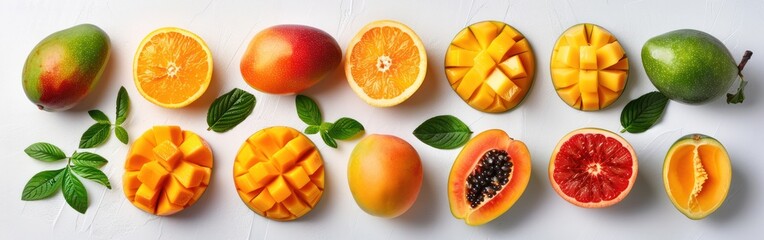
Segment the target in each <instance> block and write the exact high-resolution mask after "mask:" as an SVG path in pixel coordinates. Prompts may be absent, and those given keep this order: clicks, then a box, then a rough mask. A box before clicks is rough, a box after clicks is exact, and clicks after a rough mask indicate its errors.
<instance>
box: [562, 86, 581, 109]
mask: <svg viewBox="0 0 764 240" xmlns="http://www.w3.org/2000/svg"><path fill="white" fill-rule="evenodd" d="M557 95H560V98H561V99H562V101H564V102H565V103H567V104H568V105H570V106H574V105H575V103H576V102H577V101H578V99H579V98H580V97H581V90H580V89H579V87H578V83H576V84H573V85H572V86H570V87H567V88H560V89H557Z"/></svg>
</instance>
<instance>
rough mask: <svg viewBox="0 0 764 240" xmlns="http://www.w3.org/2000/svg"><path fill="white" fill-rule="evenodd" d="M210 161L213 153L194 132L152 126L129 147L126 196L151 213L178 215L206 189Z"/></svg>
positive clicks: (124, 184)
mask: <svg viewBox="0 0 764 240" xmlns="http://www.w3.org/2000/svg"><path fill="white" fill-rule="evenodd" d="M212 161H213V159H212V150H211V149H210V147H209V146H208V145H207V143H206V142H205V141H204V140H203V139H202V138H200V137H199V136H198V135H196V134H195V133H193V132H190V131H182V130H181V129H180V128H179V127H177V126H155V127H153V128H152V129H149V130H148V131H146V133H144V134H143V135H141V137H139V138H138V139H136V140H135V142H134V143H133V145H132V146H131V147H130V150H129V152H128V155H127V159H126V160H125V175H124V176H123V178H122V183H123V189H124V192H125V196H126V197H127V199H128V200H129V201H130V202H131V203H133V205H135V206H136V207H138V208H139V209H141V210H144V211H146V212H148V213H151V214H155V215H171V214H174V213H177V212H180V211H182V210H183V209H185V208H187V207H190V206H191V205H193V204H194V203H195V202H196V200H198V199H199V197H201V195H202V194H203V193H204V190H206V189H207V185H208V184H209V181H210V175H211V174H212ZM199 164H204V165H199Z"/></svg>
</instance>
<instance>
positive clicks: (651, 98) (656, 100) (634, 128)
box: [621, 91, 668, 133]
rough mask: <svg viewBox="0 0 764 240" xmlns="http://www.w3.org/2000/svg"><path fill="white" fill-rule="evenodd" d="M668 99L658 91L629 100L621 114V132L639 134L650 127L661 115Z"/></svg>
mask: <svg viewBox="0 0 764 240" xmlns="http://www.w3.org/2000/svg"><path fill="white" fill-rule="evenodd" d="M666 104H668V98H667V97H666V96H665V95H663V93H660V92H658V91H655V92H650V93H647V94H645V95H642V96H641V97H639V98H637V99H634V100H631V102H629V103H627V104H626V107H624V108H623V111H622V112H621V126H623V130H621V132H625V131H628V132H630V133H641V132H644V131H647V129H649V128H650V127H652V126H653V125H654V124H655V122H656V121H658V119H659V118H660V117H661V115H663V111H664V110H665V109H666Z"/></svg>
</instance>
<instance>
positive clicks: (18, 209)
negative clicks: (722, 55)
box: [0, 0, 764, 239]
mask: <svg viewBox="0 0 764 240" xmlns="http://www.w3.org/2000/svg"><path fill="white" fill-rule="evenodd" d="M127 2H128V1H21V0H18V1H3V2H2V3H0V29H2V34H0V46H1V47H0V49H2V57H0V82H2V87H0V104H2V108H0V111H2V117H0V119H1V120H0V129H1V133H2V135H0V152H1V153H2V160H0V161H2V167H0V193H1V194H0V239H27V238H30V239H43V238H56V239H59V238H66V239H81V238H94V239H153V238H161V239H245V238H251V239H486V238H494V239H506V238H521V239H528V238H539V239H549V238H556V239H560V238H576V239H622V238H623V239H657V238H662V239H753V238H758V237H760V236H759V235H760V233H761V227H762V226H764V220H762V219H764V218H762V216H761V215H762V214H764V207H763V206H764V205H763V204H762V203H763V202H764V190H763V189H764V188H762V187H761V186H760V185H759V184H762V183H764V175H762V174H761V172H762V170H763V169H764V161H762V160H761V157H760V149H761V146H760V145H761V144H762V141H761V138H760V137H761V135H762V133H763V132H764V131H762V127H761V126H762V125H761V123H762V120H763V119H764V118H763V117H764V116H763V115H764V114H763V113H764V107H763V106H762V105H764V103H763V102H762V101H764V100H762V94H764V93H763V91H762V90H764V67H763V66H762V63H764V43H762V41H761V39H762V37H764V33H762V31H761V29H762V25H761V23H762V22H764V15H763V14H762V13H763V12H764V2H762V1H753V0H751V1H721V0H711V1H691V0H687V1H671V3H668V2H669V1H574V0H569V1H551V0H547V1H530V0H528V1H479V0H478V1H434V0H432V1H404V0H400V1H392V0H387V1H180V0H178V1H129V2H133V3H127ZM378 19H395V20H398V21H401V22H404V23H406V24H408V25H409V26H410V27H411V28H412V29H414V30H415V31H416V32H417V33H418V35H419V36H420V37H421V38H422V40H423V42H424V44H425V46H426V48H427V52H428V57H429V63H430V65H429V69H428V70H429V71H428V75H427V79H426V80H425V82H424V84H423V85H422V87H421V88H420V89H419V91H418V92H417V93H416V94H415V95H414V96H413V97H412V98H411V99H409V100H408V101H407V102H405V103H403V104H401V105H399V106H396V107H393V108H384V109H382V108H374V107H370V106H368V105H366V104H365V103H363V102H362V101H361V100H360V99H359V98H357V97H356V96H355V94H354V93H353V92H352V91H351V90H350V88H349V87H348V86H347V83H346V81H345V77H344V74H343V73H342V71H341V70H340V69H338V70H337V71H336V73H335V74H334V75H333V76H332V77H330V78H329V79H326V80H324V81H323V82H322V83H320V84H319V85H317V86H316V87H314V88H312V89H309V90H308V91H307V92H305V94H307V95H309V96H311V97H313V98H314V99H316V100H317V101H318V103H319V105H320V107H321V109H322V111H323V115H324V117H325V119H326V120H329V121H333V120H335V119H337V118H339V117H342V116H349V117H353V118H356V119H358V120H359V121H360V122H362V123H363V124H364V125H365V126H366V129H367V133H386V134H394V135H397V136H400V137H402V138H404V139H406V140H408V141H409V142H410V143H411V144H412V145H413V146H414V147H415V148H416V149H417V150H418V151H419V153H420V156H421V157H422V160H423V164H424V174H425V175H424V183H423V186H422V190H421V192H420V195H419V198H418V200H417V202H416V203H415V204H414V206H413V208H411V209H410V210H409V212H407V213H406V214H404V215H403V216H401V217H399V218H396V219H380V218H375V217H371V216H369V215H367V214H365V213H364V212H362V211H361V210H360V209H359V208H358V207H357V206H356V204H355V202H354V201H353V199H352V197H351V194H350V192H349V189H348V187H347V179H346V167H347V159H348V156H349V154H350V151H351V150H352V149H353V146H354V144H355V143H356V142H357V141H358V140H354V141H351V142H340V147H339V149H336V150H335V149H331V148H328V147H326V146H325V145H324V144H323V143H321V140H320V138H319V137H318V136H317V135H310V138H311V139H312V140H313V141H314V142H316V143H318V144H317V145H318V146H319V148H320V151H321V154H322V155H323V157H324V161H325V163H326V171H327V175H326V178H327V187H326V189H327V190H326V192H325V194H324V197H323V199H322V200H321V202H320V203H319V205H318V206H317V208H316V209H315V210H313V211H312V212H311V213H309V214H308V215H306V216H304V217H303V218H301V219H299V220H297V221H293V222H274V221H270V220H268V219H265V218H263V217H260V216H259V215H256V214H255V213H253V212H252V211H250V210H249V209H248V208H247V207H246V206H245V205H244V204H243V203H242V202H241V200H240V199H239V197H238V196H237V194H236V192H235V190H234V184H233V180H232V177H231V169H232V165H233V159H234V156H235V154H236V151H237V149H238V147H239V146H240V144H241V143H242V142H243V141H244V140H245V139H246V138H247V137H248V136H249V135H250V134H252V133H254V132H255V131H257V130H259V129H261V128H263V127H266V126H272V125H287V126H291V127H294V128H297V129H303V128H304V127H305V125H304V124H303V123H302V122H301V121H300V120H299V119H298V118H297V115H296V113H295V109H294V100H293V99H294V97H292V96H272V95H266V94H262V93H259V92H257V91H255V90H254V89H252V88H250V87H249V86H247V85H246V84H245V83H244V81H243V80H242V78H241V75H240V73H239V67H238V65H239V61H240V58H241V56H242V54H243V52H244V50H245V49H246V44H247V43H248V42H249V40H250V39H251V38H252V36H254V35H255V34H256V33H257V32H258V31H259V30H261V29H264V28H266V27H269V26H271V25H275V24H285V23H296V24H307V25H312V26H315V27H318V28H320V29H323V30H324V31H326V32H328V33H329V34H331V35H332V36H334V37H335V38H336V39H337V41H338V42H339V44H340V46H341V47H342V48H343V51H344V49H345V48H346V45H347V43H348V42H349V40H350V39H351V38H352V37H353V36H354V35H355V33H356V32H357V31H358V30H359V29H360V28H361V27H362V26H363V25H365V24H366V23H368V22H370V21H373V20H378ZM490 19H494V20H503V21H505V22H507V23H509V24H511V25H513V26H514V27H515V28H517V29H518V30H520V31H521V32H522V33H523V34H525V36H526V37H527V38H528V39H529V41H530V43H531V44H532V47H533V49H534V52H535V54H536V58H537V64H538V66H539V68H538V71H537V75H536V78H535V84H534V86H533V88H532V89H531V91H530V93H529V95H528V96H527V98H526V99H525V101H524V102H523V103H522V104H521V105H520V106H519V107H518V108H516V109H515V110H513V111H510V112H507V113H502V114H486V113H481V112H478V111H476V110H473V109H472V108H470V107H469V106H468V105H467V104H465V103H464V102H463V101H462V100H461V99H460V98H459V97H458V96H457V95H456V94H455V93H453V91H452V90H451V89H450V87H449V86H448V84H447V81H446V79H445V76H444V73H443V56H444V55H445V50H446V47H447V46H448V44H449V42H450V40H451V39H452V38H453V36H454V35H455V34H456V33H457V32H458V31H459V30H460V29H461V28H463V27H465V26H467V25H468V24H470V23H474V22H477V21H480V20H490ZM581 22H593V23H596V24H599V25H601V26H603V27H605V28H607V29H608V30H610V31H611V32H612V33H613V34H615V36H617V38H618V39H619V40H620V41H621V44H622V45H623V46H624V48H625V49H626V51H627V54H628V55H629V57H630V58H631V61H630V62H631V69H632V70H631V74H630V78H629V82H628V85H627V88H626V90H625V93H624V94H623V96H622V97H621V99H619V100H618V101H617V102H615V104H614V105H613V106H611V107H610V108H608V109H606V110H603V111H599V112H580V111H577V110H573V109H572V108H570V107H568V106H567V105H565V104H564V103H563V102H562V101H561V100H560V99H558V97H557V96H556V94H555V92H554V90H553V87H552V84H551V81H550V78H549V72H548V71H549V69H548V67H547V66H548V65H549V56H550V54H551V51H552V45H553V44H554V41H556V39H557V37H558V35H559V34H560V33H562V31H563V30H565V29H567V28H568V27H569V26H571V25H573V24H577V23H581ZM80 23H93V24H96V25H98V26H100V27H101V28H103V29H104V30H105V31H106V32H107V33H108V34H109V36H110V37H111V43H112V46H113V50H112V57H111V60H110V62H109V65H108V67H107V69H106V72H105V74H104V76H103V78H102V80H101V83H100V84H98V86H97V87H96V89H94V91H93V92H92V93H91V94H90V95H89V96H88V97H87V98H86V99H85V100H84V101H83V102H82V103H81V104H80V105H78V106H77V107H76V108H75V109H73V110H70V111H67V112H60V113H48V112H41V111H38V110H37V109H36V108H35V107H34V105H32V104H31V103H29V102H28V100H27V99H26V97H25V96H24V93H23V91H22V88H21V69H22V66H23V64H24V60H25V58H26V56H27V54H28V53H29V51H30V50H31V49H32V48H33V47H34V46H35V44H36V43H37V42H39V41H40V40H41V39H42V38H44V37H45V36H47V35H48V34H50V33H52V32H55V31H58V30H61V29H64V28H68V27H71V26H73V25H76V24H80ZM163 26H177V27H181V28H186V29H189V30H191V31H193V32H195V33H197V34H198V35H200V36H201V37H202V38H204V39H205V40H206V42H207V44H208V45H209V47H210V48H211V50H212V52H213V57H214V61H215V64H214V67H215V70H214V76H213V82H212V84H211V86H210V88H209V89H208V90H207V92H206V93H205V94H204V95H203V96H202V98H200V99H199V100H197V101H196V102H195V103H194V104H192V105H190V106H189V107H186V108H183V109H178V110H172V109H164V108H161V107H158V106H155V105H153V104H151V103H149V102H148V101H146V100H145V99H143V98H142V97H141V96H140V95H139V94H138V92H137V91H136V88H135V87H134V84H133V79H132V74H131V65H132V58H133V54H134V52H135V49H136V47H137V46H138V44H139V42H140V41H141V39H142V38H143V37H144V36H145V35H146V34H148V33H149V32H150V31H152V30H154V29H156V28H159V27H163ZM680 28H695V29H699V30H703V31H706V32H708V33H710V34H712V35H714V36H716V37H717V38H719V39H720V40H721V41H722V42H724V44H726V45H727V46H728V47H729V49H730V51H731V52H732V55H733V56H734V57H735V58H736V59H738V60H739V59H740V57H741V56H742V53H743V51H744V50H746V49H750V50H753V51H754V56H753V59H752V60H751V62H750V63H749V64H748V67H747V68H746V70H745V72H744V73H745V74H746V76H747V77H748V79H749V80H750V84H749V85H748V91H747V92H746V93H747V95H748V99H747V100H746V102H745V103H744V104H741V105H734V106H733V105H727V104H726V103H725V102H724V100H723V99H717V100H716V101H713V102H711V103H708V104H705V105H702V106H688V105H683V104H679V103H675V102H672V103H670V104H669V105H668V109H667V113H666V114H665V115H664V117H663V119H662V120H661V121H660V122H659V124H658V125H657V126H655V127H654V128H653V129H651V130H649V131H648V132H646V133H643V134H636V135H635V134H624V135H623V136H624V137H625V138H626V139H627V140H629V141H630V142H631V143H632V145H633V146H634V148H635V150H636V151H637V154H638V156H639V161H640V168H639V176H638V178H637V182H636V184H635V186H634V189H633V190H632V192H631V194H630V195H629V196H628V197H627V198H626V199H625V200H624V201H622V202H621V203H620V204H618V205H615V206H613V207H611V208H607V209H582V208H578V207H575V206H573V205H571V204H569V203H567V202H565V201H564V200H562V198H560V197H559V196H558V195H557V194H556V193H555V192H554V191H553V190H552V188H551V187H550V184H549V181H548V174H547V171H546V168H547V165H548V161H549V157H550V154H551V151H552V149H553V147H554V145H555V144H556V143H557V141H558V139H559V138H560V137H562V136H563V135H565V134H566V133H567V132H569V131H572V130H574V129H577V128H580V127H592V126H593V127H600V128H605V129H609V130H612V131H618V130H620V124H619V115H620V111H621V109H622V108H623V106H624V105H625V104H626V103H627V102H628V100H629V99H633V98H636V97H638V96H640V95H642V94H643V93H646V92H649V91H653V90H654V87H653V86H652V84H650V82H649V80H648V79H647V77H646V75H645V74H644V70H643V68H642V65H641V60H640V57H639V53H640V49H641V47H642V44H643V43H644V42H645V41H646V40H647V39H649V38H650V37H652V36H655V35H658V34H662V33H664V32H667V31H670V30H674V29H680ZM122 85H124V86H125V87H126V88H127V91H128V92H129V94H130V96H131V98H132V102H131V104H132V106H131V112H130V116H129V118H128V120H127V122H126V124H125V126H126V128H127V130H128V132H129V133H130V136H131V137H132V138H133V139H134V138H136V137H138V136H139V134H141V133H142V132H143V131H145V130H146V129H148V128H149V127H150V126H152V125H156V124H176V125H180V126H181V127H182V128H184V129H188V130H193V131H195V132H197V133H199V134H200V135H201V136H202V137H204V138H205V139H206V140H207V141H208V142H209V143H210V144H211V145H212V148H213V151H214V154H215V169H214V171H213V179H212V182H211V185H210V186H209V188H208V189H207V192H206V193H205V195H204V196H203V197H202V198H201V200H200V201H199V202H197V203H196V205H194V206H193V207H191V208H189V209H187V210H185V211H183V212H181V213H179V214H176V215H174V216H171V217H155V216H152V215H149V214H146V213H144V212H142V211H140V210H138V209H137V208H135V207H133V206H132V205H131V204H130V203H129V202H127V201H126V200H125V198H124V196H123V194H122V188H121V186H122V182H121V179H122V174H123V168H122V166H123V164H124V156H125V155H126V152H127V150H128V147H127V146H125V145H123V144H121V143H119V142H118V141H117V140H116V139H114V138H113V137H112V139H110V140H109V142H108V143H107V144H105V145H103V146H101V147H99V148H97V149H95V152H96V153H98V154H101V155H103V156H105V157H107V158H108V159H109V160H111V162H110V163H109V164H108V165H106V166H105V167H103V168H102V169H103V170H104V171H105V172H106V173H107V175H108V176H109V179H110V181H111V182H112V185H113V186H114V188H113V189H112V190H106V189H105V188H104V187H102V186H100V185H97V184H94V183H92V182H88V181H86V183H85V185H86V187H87V189H88V195H89V198H90V208H89V209H88V211H87V214H84V215H82V214H79V213H77V212H75V211H74V210H72V209H71V208H70V207H69V206H68V205H66V203H65V202H64V199H63V197H62V195H61V193H60V192H59V193H58V194H56V195H55V196H54V197H52V198H50V199H46V200H42V201H34V202H24V201H21V200H20V196H21V190H22V188H23V186H24V184H25V183H26V181H27V180H28V179H29V178H30V177H31V176H32V175H34V174H35V173H37V172H39V171H41V170H45V169H54V168H60V167H62V165H63V163H45V162H40V161H35V160H33V159H31V158H29V157H27V156H26V155H25V154H24V152H23V149H24V148H25V147H27V146H28V145H30V144H32V143H34V142H37V141H46V142H50V143H53V144H55V145H58V146H60V147H61V148H63V149H64V151H65V152H67V153H71V152H72V151H74V150H75V148H76V146H77V143H78V141H79V137H80V134H82V132H83V131H84V130H85V129H87V127H88V126H89V125H90V124H92V123H93V120H91V119H90V118H89V117H88V115H87V113H86V111H87V110H90V109H101V110H104V111H105V112H106V113H107V115H109V116H110V117H111V118H112V119H113V115H114V110H113V109H114V102H115V99H116V94H117V90H118V89H119V86H122ZM735 86H737V84H735ZM234 87H239V88H242V89H246V90H248V91H250V92H253V93H254V94H255V95H256V97H257V100H258V102H257V106H256V107H255V111H254V113H253V114H252V116H250V117H249V118H248V119H247V120H246V121H245V122H244V123H242V124H241V125H240V126H238V127H237V128H235V129H234V130H232V131H230V132H228V133H224V134H218V133H213V132H207V131H205V129H206V122H205V117H206V111H207V108H208V106H209V105H210V103H211V102H212V100H213V99H214V98H215V97H217V96H219V95H220V94H223V93H225V92H228V91H229V90H231V89H232V88H234ZM440 114H453V115H455V116H457V117H459V118H461V119H462V120H464V122H466V123H467V124H469V126H470V127H471V128H472V130H473V131H475V132H481V131H483V130H486V129H490V128H501V129H504V130H505V131H507V132H508V133H509V134H510V136H512V137H515V138H517V139H520V140H522V141H524V142H525V143H526V144H527V145H528V146H529V148H530V151H531V155H532V157H533V159H532V161H533V173H532V176H531V180H530V183H529V185H528V189H527V190H526V191H525V194H524V195H523V196H522V198H520V200H519V201H518V202H517V203H516V204H515V205H514V207H513V208H512V209H510V210H509V211H508V212H507V213H506V214H504V215H503V216H502V217H500V218H498V219H496V220H495V221H493V222H491V223H489V224H486V225H484V226H481V227H469V226H466V225H465V224H464V223H463V222H462V221H458V220H456V219H454V218H453V217H452V216H451V213H450V212H449V209H448V201H447V198H446V179H447V177H448V173H449V170H450V168H451V164H452V162H453V160H454V158H455V157H456V155H457V154H458V151H459V150H436V149H433V148H430V147H429V146H426V145H424V144H423V143H421V142H419V141H418V140H417V139H416V138H414V136H413V135H411V131H413V130H414V128H415V127H416V126H417V125H419V123H421V122H422V121H424V120H425V119H427V118H429V117H432V116H435V115H440ZM695 132H698V133H704V134H708V135H711V136H713V137H715V138H717V139H719V140H720V141H721V142H722V143H724V144H725V146H726V147H727V150H728V151H729V154H730V155H731V158H732V165H733V179H732V187H731V190H730V193H729V195H728V196H727V200H726V202H725V203H724V205H723V206H722V207H721V208H720V209H718V211H716V213H714V214H713V215H711V216H710V217H708V218H706V219H704V220H702V221H692V220H689V219H687V218H686V217H685V216H684V215H682V214H680V213H679V212H678V211H677V210H675V209H674V207H673V205H672V204H671V203H670V202H669V200H668V198H667V197H666V194H665V193H664V190H663V185H662V184H663V183H662V180H661V167H662V163H663V157H664V155H665V153H666V151H667V150H668V148H669V146H670V144H671V143H673V141H674V140H676V139H677V138H679V137H681V136H683V135H685V134H690V133H695Z"/></svg>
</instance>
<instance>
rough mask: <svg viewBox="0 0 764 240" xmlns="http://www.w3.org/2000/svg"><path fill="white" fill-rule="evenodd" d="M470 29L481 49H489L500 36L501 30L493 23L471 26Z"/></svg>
mask: <svg viewBox="0 0 764 240" xmlns="http://www.w3.org/2000/svg"><path fill="white" fill-rule="evenodd" d="M469 29H470V30H471V31H472V33H473V34H475V39H477V42H478V43H479V44H480V48H481V49H487V48H488V46H489V45H490V44H491V42H492V41H493V39H494V38H496V36H498V35H499V30H501V29H499V28H498V27H496V25H494V24H493V23H491V22H488V21H486V22H480V23H475V24H472V25H470V26H469Z"/></svg>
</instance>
